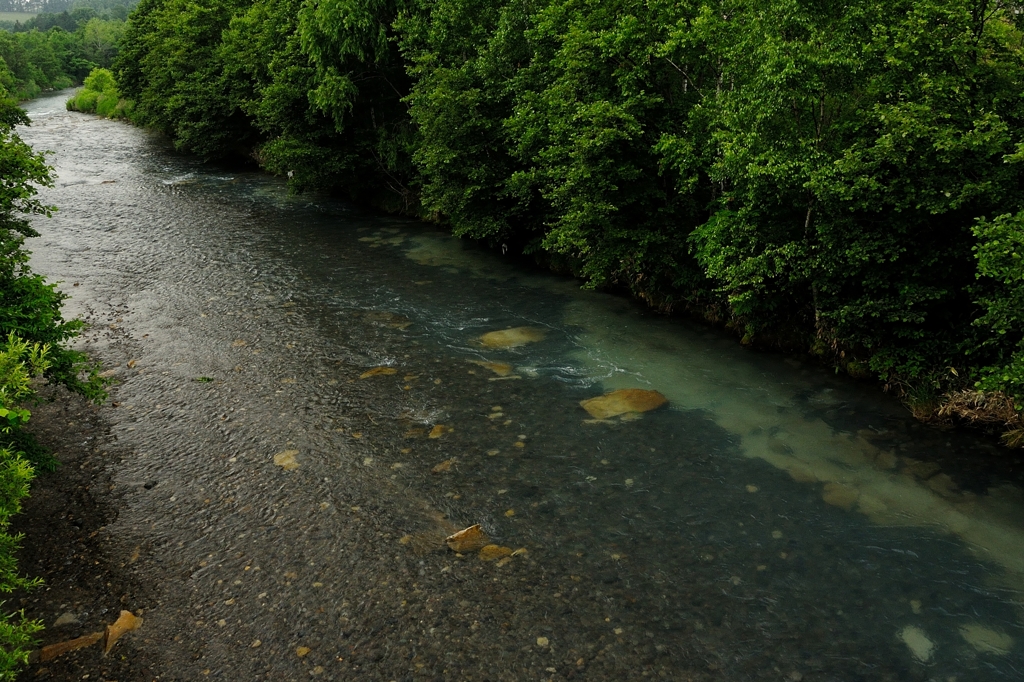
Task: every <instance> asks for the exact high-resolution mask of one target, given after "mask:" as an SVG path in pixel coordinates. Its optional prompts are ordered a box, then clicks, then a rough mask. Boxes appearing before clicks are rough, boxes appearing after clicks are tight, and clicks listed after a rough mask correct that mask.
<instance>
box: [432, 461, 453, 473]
mask: <svg viewBox="0 0 1024 682" xmlns="http://www.w3.org/2000/svg"><path fill="white" fill-rule="evenodd" d="M453 464H455V458H454V457H452V458H451V459H446V460H445V461H443V462H441V463H440V464H438V465H437V466H435V467H434V468H433V469H431V471H433V472H434V473H435V474H443V473H447V472H448V471H451V468H452V465H453Z"/></svg>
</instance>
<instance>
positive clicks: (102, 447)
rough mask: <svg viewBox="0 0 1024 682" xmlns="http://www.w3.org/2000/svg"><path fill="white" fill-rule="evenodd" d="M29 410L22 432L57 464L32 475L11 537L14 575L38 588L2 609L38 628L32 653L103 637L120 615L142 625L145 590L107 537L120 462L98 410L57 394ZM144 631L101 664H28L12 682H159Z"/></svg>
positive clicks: (97, 652)
mask: <svg viewBox="0 0 1024 682" xmlns="http://www.w3.org/2000/svg"><path fill="white" fill-rule="evenodd" d="M39 397H40V398H41V402H40V404H39V405H37V406H35V407H34V408H33V410H32V419H31V421H30V422H29V424H28V426H27V430H28V431H30V432H31V433H32V434H33V435H35V436H36V438H37V439H38V441H39V443H40V444H41V445H43V446H44V447H46V448H47V449H48V450H49V451H50V452H51V453H52V454H53V456H54V457H55V458H56V459H57V460H58V461H59V462H60V464H59V466H57V468H56V469H55V470H54V471H50V472H43V471H40V472H38V473H37V475H36V478H35V480H34V481H33V482H32V486H31V490H30V493H29V497H28V498H26V500H25V502H24V504H23V508H22V511H21V513H20V514H18V515H17V516H15V517H14V518H13V519H12V523H11V526H12V530H13V531H15V532H17V533H23V534H24V539H23V540H22V543H21V544H22V546H21V549H20V550H19V551H18V553H17V559H18V565H19V567H20V571H21V572H22V573H23V574H25V575H27V576H29V577H40V578H42V579H43V580H44V583H43V585H41V586H40V587H38V588H36V589H34V590H31V591H29V592H16V593H14V594H13V595H12V596H11V598H10V599H9V600H8V604H9V606H13V607H16V608H19V609H24V611H25V615H26V616H27V617H28V618H31V619H38V620H40V621H42V623H43V624H44V625H45V629H44V630H43V632H42V633H41V637H40V646H46V645H51V644H57V643H60V642H66V641H69V640H72V639H75V638H77V637H81V636H85V635H88V634H90V633H94V632H103V631H104V629H105V627H106V626H107V625H109V624H110V623H112V622H113V621H114V620H116V619H117V617H118V614H119V613H120V611H121V610H129V611H132V612H133V613H135V614H136V615H140V616H142V615H144V614H145V613H146V612H147V611H148V610H149V609H151V608H152V607H153V600H154V597H153V596H152V590H150V589H148V588H147V585H146V581H145V579H144V578H143V577H142V576H140V575H138V574H137V572H136V571H135V570H133V569H134V567H133V566H132V564H133V563H134V561H133V560H132V556H133V554H132V551H131V548H129V547H124V546H122V545H121V544H120V543H119V542H118V538H116V537H114V536H112V535H111V534H110V533H109V532H107V527H108V526H109V525H110V524H111V523H113V522H114V521H115V520H116V519H117V517H118V513H119V508H120V498H121V496H122V494H123V492H125V491H122V490H119V489H118V488H117V487H116V486H115V485H114V483H113V477H114V472H115V471H116V469H117V467H118V465H119V463H120V461H121V459H122V457H123V455H124V453H123V452H122V451H121V450H120V449H119V446H118V445H117V442H116V439H115V438H114V437H113V435H112V433H111V425H110V422H109V420H108V419H107V417H106V416H105V415H106V410H109V409H112V407H111V405H110V403H109V402H108V403H107V404H106V405H97V404H95V403H92V402H90V401H88V400H86V399H84V398H83V397H81V396H79V395H75V394H73V393H71V392H69V391H67V390H66V389H64V388H63V387H60V386H52V385H47V386H44V387H42V388H41V390H40V391H39ZM144 639H145V630H142V631H140V632H139V633H133V634H132V635H129V636H127V637H123V638H122V639H121V640H120V641H118V643H117V646H116V649H114V650H113V651H112V652H111V653H110V654H109V655H104V653H103V650H102V648H101V647H100V646H96V645H93V646H89V647H85V648H82V649H79V650H77V651H72V652H70V653H67V654H64V655H62V656H60V657H58V658H55V659H52V660H49V661H40V660H39V656H38V653H35V654H33V656H32V657H31V659H30V664H29V666H28V667H27V668H25V669H23V670H22V672H21V674H20V675H19V677H18V679H19V680H22V681H27V680H71V679H82V676H83V674H88V675H89V676H90V678H97V679H109V680H119V681H120V682H142V681H147V682H149V681H151V680H154V679H159V677H160V676H161V672H162V669H163V665H162V662H161V661H159V660H158V659H157V658H156V657H155V654H154V650H155V649H154V647H146V646H141V644H142V642H143V641H144Z"/></svg>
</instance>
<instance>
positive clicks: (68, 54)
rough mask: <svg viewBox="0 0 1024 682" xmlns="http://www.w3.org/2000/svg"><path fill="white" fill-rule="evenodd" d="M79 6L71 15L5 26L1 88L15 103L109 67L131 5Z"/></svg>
mask: <svg viewBox="0 0 1024 682" xmlns="http://www.w3.org/2000/svg"><path fill="white" fill-rule="evenodd" d="M78 2H82V4H81V5H79V4H78V3H77V2H76V4H75V6H74V7H73V8H72V9H71V10H70V11H65V12H60V13H53V14H39V15H36V16H34V17H32V18H31V19H28V20H26V21H24V22H21V21H14V22H4V23H3V24H2V25H0V85H2V86H3V88H4V89H5V90H6V92H7V93H9V94H10V95H11V96H13V97H14V98H15V99H19V100H23V99H29V98H31V97H35V96H37V95H38V94H39V93H40V92H42V91H44V90H54V89H60V88H67V87H70V86H72V85H78V84H80V83H81V82H82V81H83V80H84V79H85V77H86V76H87V75H88V74H89V72H90V71H91V70H92V69H95V68H97V67H106V66H110V64H111V62H112V61H113V59H114V57H115V56H116V55H117V46H118V44H119V43H120V40H121V33H122V32H123V31H124V26H125V22H124V20H125V18H126V17H127V15H128V11H129V5H128V4H126V3H125V2H120V3H116V2H115V1H114V0H78ZM88 3H92V4H94V5H96V6H97V7H99V8H97V7H94V6H92V5H90V4H88Z"/></svg>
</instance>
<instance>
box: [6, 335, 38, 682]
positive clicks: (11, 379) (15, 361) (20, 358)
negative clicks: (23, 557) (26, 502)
mask: <svg viewBox="0 0 1024 682" xmlns="http://www.w3.org/2000/svg"><path fill="white" fill-rule="evenodd" d="M48 351H49V347H48V346H46V345H42V344H38V343H35V344H29V343H26V342H25V341H22V340H21V339H19V338H18V337H16V336H15V335H14V334H13V333H12V334H9V335H8V336H7V338H6V340H5V341H3V342H0V593H10V592H11V591H13V590H16V589H30V588H33V587H36V586H37V585H39V584H40V583H41V581H40V580H38V579H28V578H24V577H22V576H20V575H19V574H18V567H17V563H16V562H15V558H14V553H15V552H16V551H17V550H18V547H19V544H20V542H21V540H22V536H21V535H11V534H10V533H9V532H8V530H7V529H8V527H9V526H10V520H11V517H12V516H14V515H15V514H17V513H18V512H19V511H20V510H21V500H22V499H24V498H25V497H26V496H27V495H28V490H29V483H30V482H31V480H32V478H33V476H34V475H35V472H34V470H33V468H32V464H31V463H30V462H29V461H28V460H27V459H26V458H25V456H24V453H22V452H19V451H18V450H17V449H16V447H12V446H13V443H11V442H10V441H11V439H12V437H13V435H14V434H15V433H16V432H17V431H19V430H20V429H21V428H22V427H23V426H24V425H25V424H26V423H27V422H28V420H29V416H30V414H29V411H28V410H26V409H24V408H23V407H22V404H23V403H24V402H25V401H26V400H28V399H30V398H31V397H32V396H33V395H34V391H33V390H32V386H31V384H30V380H31V378H32V377H33V376H39V375H40V374H42V373H43V372H45V371H46V369H47V368H48V365H49V360H48V358H47V355H48ZM2 607H3V602H0V680H14V679H15V678H16V676H17V672H18V670H19V669H20V668H21V667H22V666H24V665H25V664H26V663H27V662H28V654H29V651H30V647H31V646H32V645H33V644H34V643H35V639H34V635H35V634H36V633H38V632H39V631H40V630H42V628H43V626H42V623H39V622H38V621H34V620H29V619H27V618H25V614H24V612H17V613H9V612H7V611H6V610H5V609H3V608H2Z"/></svg>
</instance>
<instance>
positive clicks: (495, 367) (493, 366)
mask: <svg viewBox="0 0 1024 682" xmlns="http://www.w3.org/2000/svg"><path fill="white" fill-rule="evenodd" d="M469 364H471V365H477V366H478V367H483V368H484V369H489V370H491V371H492V372H494V373H495V374H497V375H498V376H499V377H507V376H509V375H510V374H512V369H513V368H512V365H510V364H508V363H507V362H488V361H487V360H470V361H469Z"/></svg>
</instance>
